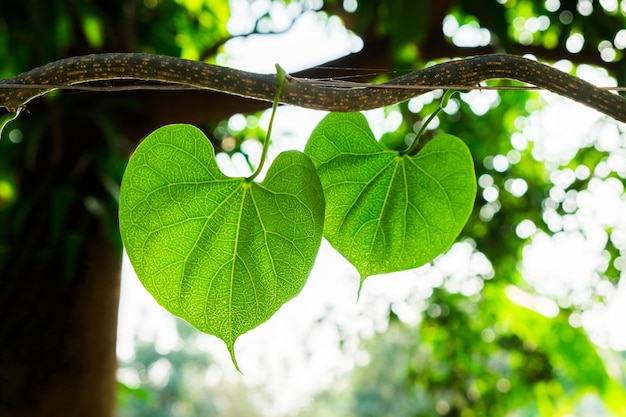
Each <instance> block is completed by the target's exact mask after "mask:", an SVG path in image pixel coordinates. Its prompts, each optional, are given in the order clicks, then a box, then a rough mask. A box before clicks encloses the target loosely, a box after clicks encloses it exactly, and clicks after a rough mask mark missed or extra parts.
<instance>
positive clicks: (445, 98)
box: [400, 90, 456, 155]
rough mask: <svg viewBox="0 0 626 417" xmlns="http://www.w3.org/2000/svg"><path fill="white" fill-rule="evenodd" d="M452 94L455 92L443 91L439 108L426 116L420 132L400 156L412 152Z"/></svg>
mask: <svg viewBox="0 0 626 417" xmlns="http://www.w3.org/2000/svg"><path fill="white" fill-rule="evenodd" d="M454 93H456V91H455V90H446V91H444V93H443V97H442V98H441V102H440V103H439V107H438V108H437V110H435V111H434V112H433V114H431V115H430V116H428V119H426V121H425V122H424V124H423V125H422V127H420V130H419V131H418V132H417V135H415V139H413V142H411V144H410V145H409V146H408V147H407V148H406V149H405V150H404V151H402V152H400V155H406V154H410V153H411V152H413V150H414V149H415V147H416V146H417V144H418V143H419V140H420V138H421V137H422V135H423V134H424V131H425V130H426V128H427V127H428V124H429V123H430V122H432V120H433V119H434V118H435V117H437V115H438V114H439V113H441V111H442V110H443V109H444V108H445V107H446V106H447V105H448V101H450V97H452V95H453V94H454Z"/></svg>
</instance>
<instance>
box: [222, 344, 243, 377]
mask: <svg viewBox="0 0 626 417" xmlns="http://www.w3.org/2000/svg"><path fill="white" fill-rule="evenodd" d="M226 347H227V348H228V353H230V359H231V360H232V361H233V365H235V369H237V372H239V373H240V374H241V375H243V372H241V368H239V364H238V363H237V358H236V357H235V343H234V342H233V343H227V344H226Z"/></svg>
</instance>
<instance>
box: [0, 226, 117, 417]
mask: <svg viewBox="0 0 626 417" xmlns="http://www.w3.org/2000/svg"><path fill="white" fill-rule="evenodd" d="M81 263H82V264H83V267H82V268H81V271H80V273H79V275H78V278H76V279H75V280H73V282H72V284H71V285H69V286H68V287H67V288H65V290H64V291H63V292H64V296H63V295H62V294H59V292H58V286H59V282H62V280H63V279H64V277H63V276H61V274H58V273H56V274H55V271H50V273H49V274H45V275H40V276H39V277H37V278H39V280H38V281H39V282H40V283H41V284H40V288H39V289H34V288H33V285H34V283H33V282H32V277H28V276H25V277H22V278H21V279H17V280H15V281H14V282H12V283H11V284H10V286H11V288H12V291H11V294H9V293H6V292H5V293H3V296H2V297H1V299H2V304H1V305H0V313H1V314H2V317H3V319H2V321H3V324H2V326H1V327H0V329H1V330H0V369H2V373H1V376H0V415H2V416H7V417H22V416H24V417H44V416H50V417H53V416H55V417H56V416H64V417H74V416H75V417H84V416H90V417H111V416H112V415H113V413H114V409H115V389H116V385H115V371H116V366H117V364H116V356H115V341H116V327H117V306H118V299H119V276H120V257H119V254H118V253H117V251H116V250H114V249H113V247H112V245H111V244H110V243H109V242H107V241H106V240H105V239H102V237H98V236H93V237H91V239H90V241H89V242H88V243H87V244H86V247H85V252H84V261H83V262H81ZM5 284H7V283H6V282H3V287H4V286H5ZM5 288H6V287H5ZM16 318H19V321H16V320H15V319H16Z"/></svg>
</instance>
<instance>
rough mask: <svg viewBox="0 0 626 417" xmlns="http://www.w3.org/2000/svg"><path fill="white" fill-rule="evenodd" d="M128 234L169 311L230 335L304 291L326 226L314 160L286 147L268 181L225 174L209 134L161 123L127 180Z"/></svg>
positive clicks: (143, 275)
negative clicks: (209, 139) (287, 149)
mask: <svg viewBox="0 0 626 417" xmlns="http://www.w3.org/2000/svg"><path fill="white" fill-rule="evenodd" d="M119 215H120V233H121V235H122V240H123V242H124V245H125V247H126V251H127V252H128V256H129V258H130V260H131V263H132V264H133V267H134V268H135V272H136V273H137V276H138V277H139V279H140V280H141V282H142V283H143V285H144V286H145V287H146V289H147V290H148V291H149V292H150V293H151V294H152V295H153V296H154V298H155V299H156V300H157V301H158V302H159V303H160V304H161V305H162V306H164V307H165V308H166V309H167V310H169V311H170V312H171V313H173V314H175V315H178V316H180V317H182V318H184V319H185V320H187V321H189V322H190V323H191V324H192V325H194V326H195V327H197V328H198V329H200V330H202V331H204V332H207V333H210V334H213V335H215V336H217V337H219V338H221V339H222V340H224V342H225V343H226V345H227V347H228V350H229V352H230V353H231V356H232V358H233V362H234V363H235V366H237V363H236V360H235V355H234V344H235V340H236V339H237V337H239V336H240V335H241V334H243V333H245V332H247V331H248V330H250V329H253V328H254V327H256V326H258V325H259V324H261V323H263V322H264V321H266V320H267V319H269V318H270V316H272V314H274V313H275V312H276V310H278V308H279V307H280V306H281V305H283V304H284V303H285V302H287V301H288V300H290V299H291V298H293V297H294V296H295V295H297V294H298V292H300V290H301V289H302V287H303V286H304V283H305V281H306V278H307V277H308V275H309V273H310V272H311V269H312V267H313V262H314V260H315V257H316V255H317V252H318V249H319V246H320V243H321V239H322V232H323V227H324V226H323V225H324V194H323V190H322V186H321V184H320V181H319V178H318V177H317V174H316V172H315V168H314V166H313V164H312V163H311V161H310V159H309V158H308V157H307V156H306V155H305V154H303V153H301V152H297V151H290V152H284V153H282V154H280V155H279V156H278V157H277V158H276V160H275V161H274V163H273V164H272V166H271V167H270V168H269V170H268V172H267V175H266V177H265V180H264V181H263V183H261V184H259V183H255V182H253V181H250V180H248V179H245V178H230V177H227V176H225V175H224V174H223V173H222V172H221V171H220V170H219V168H218V166H217V164H216V162H215V155H214V151H213V147H212V146H211V144H210V143H209V141H208V139H207V138H206V136H205V135H204V134H203V133H202V132H201V131H200V130H198V129H196V128H195V127H193V126H189V125H170V126H165V127H162V128H160V129H158V130H156V131H155V132H153V133H152V134H151V135H150V136H148V137H147V138H146V139H145V140H144V141H143V142H142V143H141V144H140V145H139V146H138V148H137V150H136V151H135V153H134V154H133V156H132V158H131V159H130V162H129V164H128V167H127V168H126V173H125V174H124V178H123V180H122V188H121V195H120V213H119Z"/></svg>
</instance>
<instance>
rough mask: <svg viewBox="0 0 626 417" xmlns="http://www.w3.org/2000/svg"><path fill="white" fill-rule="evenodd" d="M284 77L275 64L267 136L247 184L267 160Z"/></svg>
mask: <svg viewBox="0 0 626 417" xmlns="http://www.w3.org/2000/svg"><path fill="white" fill-rule="evenodd" d="M286 76H287V72H286V71H285V70H284V69H283V68H282V67H281V66H280V65H278V64H276V93H275V94H274V101H273V102H272V114H271V116H270V123H269V125H268V126H267V135H266V136H265V141H263V151H262V153H261V161H260V162H259V166H258V167H257V169H256V171H254V173H253V174H252V175H250V176H249V177H248V178H246V181H248V182H250V181H252V180H254V179H255V178H256V177H257V176H258V175H259V174H260V173H261V170H262V169H263V165H264V163H265V160H266V159H267V150H268V149H269V147H270V136H271V135H272V126H273V125H274V116H275V115H276V109H277V108H278V102H279V100H280V94H281V92H282V91H283V85H284V84H285V77H286Z"/></svg>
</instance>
